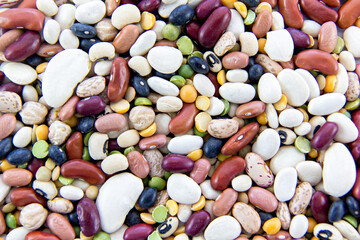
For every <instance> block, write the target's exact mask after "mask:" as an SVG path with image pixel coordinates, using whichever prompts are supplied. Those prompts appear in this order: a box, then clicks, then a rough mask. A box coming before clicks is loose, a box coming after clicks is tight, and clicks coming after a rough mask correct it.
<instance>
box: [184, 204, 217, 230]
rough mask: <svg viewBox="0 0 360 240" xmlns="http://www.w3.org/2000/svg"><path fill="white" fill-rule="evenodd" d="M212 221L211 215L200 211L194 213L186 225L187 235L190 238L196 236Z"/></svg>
mask: <svg viewBox="0 0 360 240" xmlns="http://www.w3.org/2000/svg"><path fill="white" fill-rule="evenodd" d="M210 221H211V216H210V213H208V212H207V211H205V210H200V211H197V212H195V213H193V214H192V215H191V216H190V218H189V219H188V221H187V222H186V225H185V233H186V234H187V235H189V236H190V237H193V236H196V235H198V234H199V233H201V232H202V231H204V229H205V228H206V227H207V225H208V224H209V223H210Z"/></svg>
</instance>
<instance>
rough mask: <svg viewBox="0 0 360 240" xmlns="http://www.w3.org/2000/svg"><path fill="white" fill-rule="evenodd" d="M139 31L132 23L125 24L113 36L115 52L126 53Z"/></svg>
mask: <svg viewBox="0 0 360 240" xmlns="http://www.w3.org/2000/svg"><path fill="white" fill-rule="evenodd" d="M139 34H140V32H139V28H138V27H137V26H136V25H134V24H129V25H127V26H125V27H124V28H123V29H121V31H120V32H119V33H118V35H117V36H116V37H115V39H114V41H113V42H112V44H113V45H114V47H115V51H116V52H117V53H120V54H121V53H126V52H127V51H129V50H130V47H131V46H132V45H133V44H134V42H135V41H136V39H137V38H138V36H139Z"/></svg>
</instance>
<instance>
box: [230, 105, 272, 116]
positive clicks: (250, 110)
mask: <svg viewBox="0 0 360 240" xmlns="http://www.w3.org/2000/svg"><path fill="white" fill-rule="evenodd" d="M265 107H266V105H265V103H263V102H261V101H252V102H248V103H244V104H241V105H240V106H239V107H238V108H237V109H236V113H235V114H236V116H237V117H238V118H243V119H246V118H253V117H256V116H258V115H260V114H262V113H263V112H265Z"/></svg>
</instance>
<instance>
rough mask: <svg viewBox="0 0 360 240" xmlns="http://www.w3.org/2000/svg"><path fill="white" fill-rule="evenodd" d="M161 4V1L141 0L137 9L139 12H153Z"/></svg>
mask: <svg viewBox="0 0 360 240" xmlns="http://www.w3.org/2000/svg"><path fill="white" fill-rule="evenodd" d="M160 4H161V0H142V1H141V2H139V3H138V5H137V7H138V8H139V10H140V11H141V12H144V11H147V12H153V11H155V10H156V9H158V7H159V6H160Z"/></svg>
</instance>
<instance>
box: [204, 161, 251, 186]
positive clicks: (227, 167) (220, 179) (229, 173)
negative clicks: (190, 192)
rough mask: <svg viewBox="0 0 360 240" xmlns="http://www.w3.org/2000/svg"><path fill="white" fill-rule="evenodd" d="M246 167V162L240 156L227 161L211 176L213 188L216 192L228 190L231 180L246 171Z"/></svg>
mask: <svg viewBox="0 0 360 240" xmlns="http://www.w3.org/2000/svg"><path fill="white" fill-rule="evenodd" d="M245 165H246V162H245V160H244V159H243V158H241V157H238V156H233V157H230V158H227V159H225V160H224V161H223V162H221V163H220V165H219V166H218V167H217V168H216V169H215V172H214V173H213V175H212V176H211V186H212V187H213V188H214V189H215V190H224V189H226V188H227V186H229V184H230V182H231V180H232V179H233V178H234V177H235V176H236V175H238V174H240V173H242V172H243V171H244V169H245Z"/></svg>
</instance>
